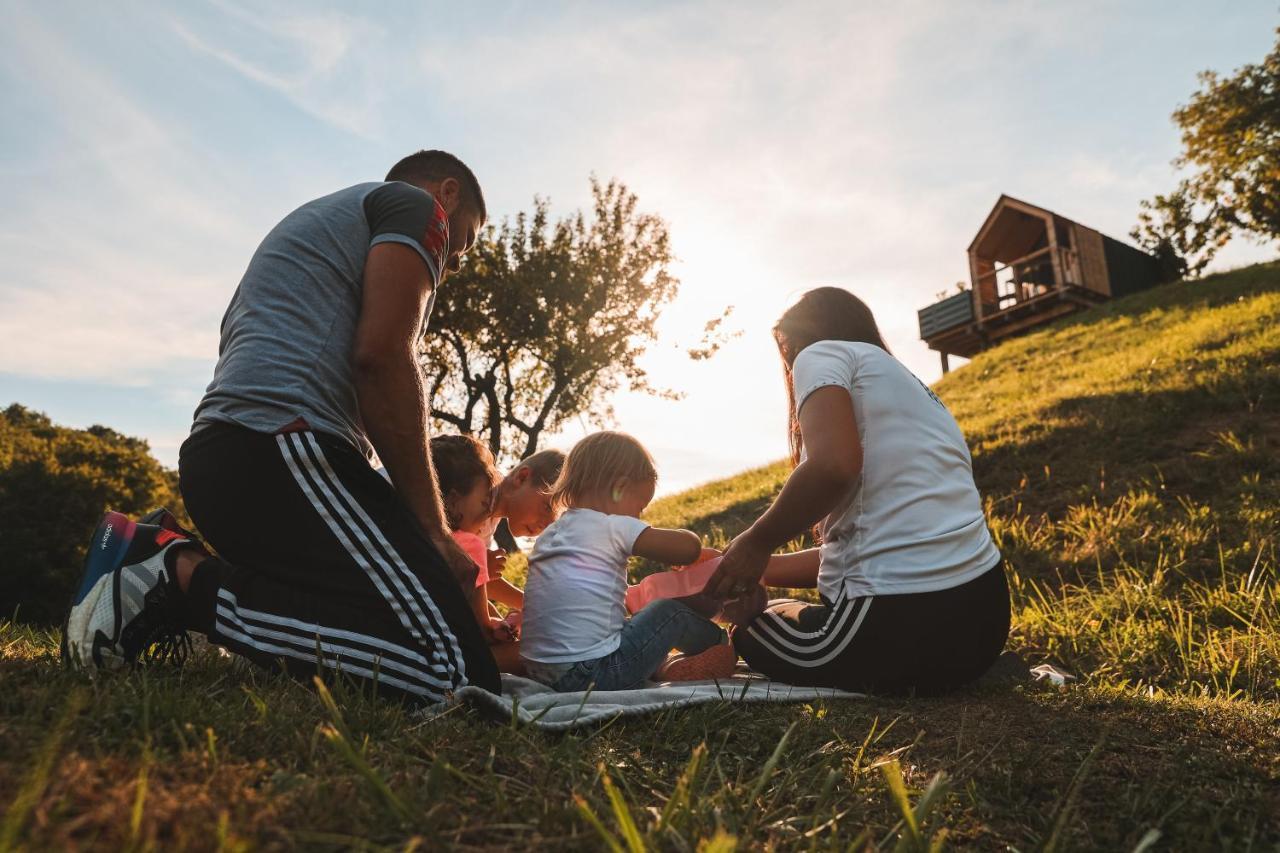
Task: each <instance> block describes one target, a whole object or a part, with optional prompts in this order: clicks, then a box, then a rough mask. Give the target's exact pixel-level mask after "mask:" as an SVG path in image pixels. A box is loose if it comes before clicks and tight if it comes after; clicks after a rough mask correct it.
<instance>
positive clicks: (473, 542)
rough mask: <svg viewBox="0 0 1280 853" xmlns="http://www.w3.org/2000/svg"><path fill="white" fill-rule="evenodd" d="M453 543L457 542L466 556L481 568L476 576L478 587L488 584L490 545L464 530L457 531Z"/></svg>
mask: <svg viewBox="0 0 1280 853" xmlns="http://www.w3.org/2000/svg"><path fill="white" fill-rule="evenodd" d="M453 541H454V542H457V543H458V545H459V546H460V547H461V548H462V550H463V551H465V552H466V555H467V556H468V557H470V558H471V559H472V560H473V561H474V562H475V564H476V565H477V566H479V567H480V572H479V573H478V574H477V575H476V586H484V585H485V584H487V583H488V582H489V543H488V542H486V541H485V540H483V539H481V538H480V537H479V536H477V535H475V534H474V533H467V532H466V531H464V530H455V531H454V532H453Z"/></svg>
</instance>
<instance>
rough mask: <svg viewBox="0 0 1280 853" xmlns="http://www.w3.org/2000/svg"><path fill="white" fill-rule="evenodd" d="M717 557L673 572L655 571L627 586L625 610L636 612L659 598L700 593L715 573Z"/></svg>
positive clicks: (718, 561) (718, 562)
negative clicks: (636, 582)
mask: <svg viewBox="0 0 1280 853" xmlns="http://www.w3.org/2000/svg"><path fill="white" fill-rule="evenodd" d="M719 565H720V558H719V557H712V558H711V559H710V560H703V561H702V562H701V563H694V564H693V565H692V566H689V567H688V568H685V569H679V570H677V571H673V572H655V573H654V574H651V575H649V576H648V577H647V578H645V579H644V580H642V581H640V583H638V584H636V585H635V586H631V587H627V612H628V613H636V612H638V611H639V610H640V609H641V608H643V607H644V606H645V605H646V604H649V603H651V602H654V601H657V600H658V599H659V598H684V597H686V596H689V595H701V594H702V590H703V588H704V587H705V586H706V585H707V581H709V580H711V576H712V575H714V574H715V573H716V567H717V566H719Z"/></svg>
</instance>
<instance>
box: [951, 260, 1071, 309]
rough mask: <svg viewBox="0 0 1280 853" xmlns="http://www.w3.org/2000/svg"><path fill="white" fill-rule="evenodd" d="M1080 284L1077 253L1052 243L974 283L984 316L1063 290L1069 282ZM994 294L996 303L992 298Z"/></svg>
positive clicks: (988, 273) (985, 274)
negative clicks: (981, 302) (981, 301)
mask: <svg viewBox="0 0 1280 853" xmlns="http://www.w3.org/2000/svg"><path fill="white" fill-rule="evenodd" d="M1080 284H1081V282H1080V262H1079V259H1078V257H1077V255H1076V253H1075V252H1074V251H1072V250H1071V249H1067V248H1064V247H1053V246H1047V247H1045V248H1043V249H1039V250H1037V251H1035V252H1032V253H1031V254H1029V255H1023V256H1022V257H1021V258H1017V259H1015V260H1012V261H1010V262H1009V263H1007V264H1002V265H999V266H997V267H995V269H993V270H991V271H990V272H986V273H983V274H982V275H980V276H978V278H977V280H976V281H975V282H974V286H975V287H976V288H977V291H978V293H979V294H980V296H981V297H982V300H983V311H982V314H983V316H984V317H985V316H989V315H991V314H994V313H996V312H999V311H1004V310H1007V309H1009V308H1013V307H1016V306H1017V305H1019V304H1021V303H1023V302H1026V301H1027V300H1029V299H1034V298H1036V297H1038V296H1043V295H1044V294H1046V293H1050V292H1052V291H1055V290H1056V291H1062V290H1064V289H1065V288H1066V287H1067V286H1068V285H1076V286H1079V285H1080ZM993 294H994V297H995V301H994V302H992V301H991V296H992V295H993Z"/></svg>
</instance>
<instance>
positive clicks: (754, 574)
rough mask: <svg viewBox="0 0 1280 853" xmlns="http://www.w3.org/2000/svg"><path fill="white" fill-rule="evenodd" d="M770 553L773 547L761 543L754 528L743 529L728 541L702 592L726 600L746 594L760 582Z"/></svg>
mask: <svg viewBox="0 0 1280 853" xmlns="http://www.w3.org/2000/svg"><path fill="white" fill-rule="evenodd" d="M771 554H772V549H770V548H767V547H765V546H763V545H761V544H759V543H758V542H757V541H756V540H755V538H754V537H752V535H751V531H747V532H746V533H743V534H742V535H741V536H739V537H738V538H737V539H734V540H733V541H732V542H730V543H729V547H728V548H726V549H725V551H724V557H723V559H721V560H720V565H719V566H717V567H716V572H715V574H714V575H712V576H711V580H709V581H707V585H706V587H704V588H703V592H705V593H707V594H708V595H711V596H714V597H715V598H720V599H725V600H728V599H733V598H740V597H742V596H744V595H746V594H747V593H749V592H750V591H751V589H752V587H755V586H758V585H759V583H760V578H761V577H762V576H763V575H764V570H765V568H766V567H767V566H768V565H769V557H770V556H771Z"/></svg>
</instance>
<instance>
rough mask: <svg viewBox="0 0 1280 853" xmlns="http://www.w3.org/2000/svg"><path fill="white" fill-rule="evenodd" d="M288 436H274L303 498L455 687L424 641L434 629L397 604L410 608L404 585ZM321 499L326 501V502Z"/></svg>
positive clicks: (456, 680) (432, 647)
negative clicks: (350, 533)
mask: <svg viewBox="0 0 1280 853" xmlns="http://www.w3.org/2000/svg"><path fill="white" fill-rule="evenodd" d="M290 438H296V433H295V434H292V435H288V436H287V435H278V436H276V440H277V443H278V444H279V445H280V451H281V455H282V456H283V457H284V460H285V463H286V464H287V465H288V466H289V470H290V471H291V472H292V474H293V477H294V480H295V481H297V483H298V485H299V487H300V488H301V489H302V491H303V493H304V494H306V496H307V498H308V499H309V500H310V501H311V505H312V507H314V508H315V510H316V512H317V513H318V514H319V515H320V517H321V518H322V519H323V520H324V522H325V524H326V525H327V526H328V527H329V529H330V531H332V532H333V534H334V536H335V537H336V538H337V539H338V541H339V542H340V543H341V544H342V546H343V547H344V548H345V549H346V551H347V553H348V554H349V555H350V556H351V558H352V560H353V561H354V562H355V563H356V565H357V566H359V567H360V568H361V569H362V570H363V571H364V573H365V574H366V575H367V576H368V577H369V580H370V581H371V582H372V583H373V585H374V587H375V588H376V589H377V590H378V592H379V594H381V595H382V598H383V600H385V601H386V602H387V604H388V606H390V608H391V610H392V611H393V612H394V613H395V615H396V618H397V619H398V620H399V621H400V624H401V625H403V626H404V628H405V629H406V630H407V631H408V632H409V633H410V635H411V636H413V638H414V639H415V640H417V641H418V643H419V644H420V645H421V647H422V648H423V649H424V650H428V651H430V652H431V653H432V654H433V656H435V657H438V658H440V659H441V660H442V661H445V662H446V669H447V670H449V672H450V677H451V680H452V681H453V682H454V684H455V686H457V685H458V684H460V683H461V678H460V677H459V678H455V677H454V676H453V669H452V667H448V666H447V657H446V655H444V654H443V653H442V652H441V650H440V648H439V647H438V645H437V643H433V642H430V641H429V640H428V635H431V638H432V639H435V638H436V632H434V631H431V630H430V629H428V627H427V625H426V620H425V619H423V615H422V614H421V613H420V612H414V613H411V612H407V611H406V608H405V606H403V605H402V604H401V600H403V601H404V602H406V603H408V604H409V606H410V607H412V601H413V599H412V598H411V597H410V596H409V594H408V590H407V589H405V588H404V586H403V584H401V583H398V582H397V581H398V579H397V578H396V577H395V575H394V573H392V572H391V570H390V567H389V566H388V565H387V563H386V561H385V560H383V559H380V557H379V555H378V553H377V551H376V549H374V548H373V547H372V545H371V544H370V543H369V542H368V539H367V538H366V537H365V536H364V533H363V531H361V530H360V528H359V526H358V525H356V524H355V523H354V522H353V520H352V519H351V518H350V516H349V515H348V514H347V513H346V512H344V511H343V508H342V505H341V504H340V503H339V502H338V500H337V499H336V498H335V497H334V495H333V493H332V492H331V491H330V490H329V488H328V485H327V479H326V478H322V477H321V476H320V475H319V473H318V471H317V469H316V467H315V466H314V465H313V464H312V463H311V460H310V459H309V458H308V457H307V454H306V452H305V450H304V449H303V448H302V446H301V445H300V444H295V443H294V442H292V441H290ZM299 462H301V465H302V466H305V468H306V472H304V471H303V469H302V468H301V467H299ZM312 478H314V479H315V483H316V486H317V488H318V489H319V491H320V492H322V493H323V497H322V496H321V494H317V491H316V489H313V488H312V484H311V480H312ZM325 498H327V499H328V500H327V501H326V500H325ZM348 530H351V531H354V533H355V535H356V537H357V538H359V539H360V540H362V543H363V544H364V545H365V547H366V548H368V551H367V552H366V551H364V550H363V549H361V548H360V547H358V546H357V545H356V544H355V543H354V542H353V541H352V540H351V537H350V536H349V535H348ZM388 580H390V581H391V583H392V584H393V585H394V586H396V588H397V589H396V591H397V592H398V593H399V595H396V594H395V593H393V592H392V591H391V589H390V588H389V587H388V585H387V581H388Z"/></svg>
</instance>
